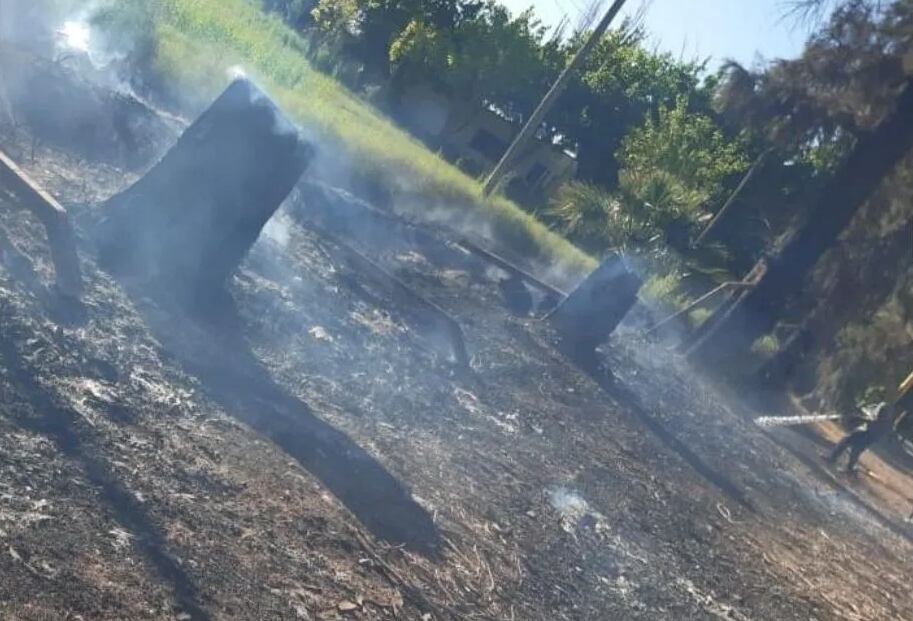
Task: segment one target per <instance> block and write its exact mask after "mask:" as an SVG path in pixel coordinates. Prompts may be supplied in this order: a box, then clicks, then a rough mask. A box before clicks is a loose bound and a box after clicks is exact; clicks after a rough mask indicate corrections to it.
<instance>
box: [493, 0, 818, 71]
mask: <svg viewBox="0 0 913 621" xmlns="http://www.w3.org/2000/svg"><path fill="white" fill-rule="evenodd" d="M501 2H502V3H503V4H505V5H507V7H508V8H510V9H511V11H513V12H515V13H518V12H520V11H522V10H524V9H526V8H528V7H530V6H532V7H533V8H534V9H535V10H536V14H537V15H538V16H539V17H540V19H542V21H543V22H545V23H546V24H549V25H555V24H557V23H558V22H559V21H560V20H561V17H562V16H563V15H565V14H567V15H568V17H569V19H570V20H571V24H572V25H575V24H577V23H578V19H579V16H580V14H581V12H582V10H584V9H585V8H586V7H587V6H589V4H590V2H591V0H501ZM787 2H788V0H628V2H627V6H626V7H625V9H624V11H625V13H628V14H631V13H635V12H637V10H638V9H639V8H640V7H641V6H643V5H645V4H646V11H647V12H646V20H645V24H646V28H647V31H648V32H649V33H650V37H651V43H652V44H653V45H656V46H657V47H659V49H661V50H663V51H668V52H671V53H672V54H674V55H676V56H679V55H683V56H684V57H685V58H686V59H689V60H690V59H692V58H695V57H697V58H700V59H704V58H707V57H710V66H711V67H716V66H718V65H719V64H720V63H721V62H722V61H723V60H725V59H727V58H733V59H735V60H737V61H739V62H741V63H743V64H748V65H751V64H753V63H754V62H756V61H757V60H758V59H759V58H760V57H763V58H765V59H768V60H770V59H774V58H792V57H795V56H798V55H799V53H800V52H801V51H802V44H803V42H804V41H805V38H806V36H807V30H806V29H805V28H803V27H801V26H799V25H797V23H796V20H794V19H791V18H790V17H784V15H785V14H786V13H787V10H788V4H787ZM608 4H609V0H605V2H604V4H603V8H602V9H601V10H602V11H604V10H605V7H607V6H608Z"/></svg>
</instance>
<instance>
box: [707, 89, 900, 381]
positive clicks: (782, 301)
mask: <svg viewBox="0 0 913 621" xmlns="http://www.w3.org/2000/svg"><path fill="white" fill-rule="evenodd" d="M911 148H913V79H909V80H907V81H906V83H905V85H904V89H903V91H902V93H901V95H900V96H899V97H898V99H897V102H896V107H895V110H894V111H893V112H892V113H891V114H890V115H889V116H888V117H887V118H886V119H885V120H884V121H882V123H881V124H879V125H878V127H877V128H876V129H875V130H874V131H872V132H871V133H869V134H867V135H864V136H862V137H860V138H859V140H858V142H857V144H856V146H855V147H854V149H853V151H852V153H851V154H850V156H849V157H848V158H847V159H846V160H845V161H844V163H843V164H842V165H841V166H840V168H839V169H838V170H837V171H836V173H835V174H834V177H833V179H832V180H831V181H830V182H829V183H828V184H827V186H826V187H825V189H824V191H823V192H822V194H821V196H820V197H819V199H818V201H817V202H816V204H815V207H814V208H813V209H812V210H811V212H810V214H809V218H808V222H807V223H806V224H805V226H803V227H802V228H801V229H799V231H798V232H797V233H796V234H795V235H794V236H792V238H791V239H790V240H789V241H788V242H787V243H786V244H785V245H784V246H783V248H782V250H781V251H780V252H779V253H778V254H777V255H775V256H774V257H773V258H772V259H771V260H770V261H769V262H768V264H767V265H766V268H765V271H764V273H763V276H762V277H761V278H760V280H759V281H758V283H757V285H756V286H755V287H753V288H752V289H751V290H749V291H747V292H746V293H745V294H744V295H743V296H742V298H741V300H739V302H738V303H737V304H736V305H734V306H733V307H732V308H731V309H730V310H728V311H727V313H726V315H725V316H723V317H718V318H717V319H716V320H714V318H711V319H709V320H708V321H718V325H717V326H716V327H715V328H714V330H713V331H712V332H711V333H710V334H709V335H708V337H707V338H706V339H704V340H703V341H702V342H700V343H698V344H697V346H696V347H695V348H693V349H692V355H693V356H694V357H695V358H697V357H703V361H704V362H709V363H711V364H726V363H727V362H728V360H729V359H730V357H731V356H732V355H733V354H737V353H739V352H743V351H746V350H747V348H748V347H749V346H750V345H751V343H753V342H754V341H755V340H756V339H757V338H758V337H760V336H761V335H763V334H766V333H767V332H769V331H770V330H771V329H772V328H773V327H774V325H776V322H777V320H778V319H779V318H780V317H781V316H782V314H783V312H784V310H785V308H786V305H787V304H788V302H789V301H790V299H791V298H792V297H793V296H795V295H796V294H797V293H798V292H799V291H800V289H801V288H802V285H803V283H804V282H805V280H806V278H807V276H808V274H809V272H810V271H811V269H812V268H813V267H814V266H815V265H816V264H817V262H818V260H819V259H820V258H821V256H822V255H823V254H824V252H825V251H827V250H828V249H829V248H830V247H831V245H832V244H833V243H834V242H835V241H836V239H837V237H838V236H839V235H840V233H841V232H842V231H843V229H844V228H846V227H847V225H848V224H849V223H850V220H852V218H853V216H854V215H855V214H856V212H857V210H858V209H859V208H860V207H861V206H862V205H863V203H864V202H865V201H866V199H867V198H868V197H869V196H870V195H871V194H872V192H874V190H875V189H876V188H877V187H878V185H879V184H880V183H881V181H882V180H883V179H884V178H885V177H886V176H887V175H888V174H889V173H891V172H892V170H893V169H894V167H895V165H896V164H897V163H898V162H899V161H900V160H901V158H903V157H904V156H905V155H906V154H907V153H909V152H910V150H911Z"/></svg>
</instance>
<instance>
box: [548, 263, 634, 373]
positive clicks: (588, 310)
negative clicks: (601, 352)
mask: <svg viewBox="0 0 913 621" xmlns="http://www.w3.org/2000/svg"><path fill="white" fill-rule="evenodd" d="M641 284H643V283H642V281H641V280H640V278H639V277H638V276H637V275H635V274H634V273H632V272H631V271H630V270H629V269H628V267H627V266H626V265H625V262H624V260H623V259H622V258H621V257H619V256H617V255H616V256H612V257H610V258H608V259H606V260H605V261H603V263H602V265H600V266H599V267H598V268H596V270H595V271H593V273H592V274H590V275H589V276H588V277H587V278H586V279H585V280H584V281H583V282H582V283H581V284H580V285H579V286H578V287H577V288H576V289H575V290H574V291H573V292H572V293H571V294H570V295H569V296H568V297H567V298H566V299H565V300H564V301H563V302H562V303H561V304H560V305H558V307H557V308H556V309H555V310H554V311H552V312H551V313H550V314H549V315H548V317H547V319H548V321H549V322H550V323H551V324H552V325H553V326H554V327H555V328H556V329H557V330H558V332H559V334H560V335H561V340H562V343H561V345H562V348H563V349H564V350H565V352H566V353H567V354H568V355H569V356H571V357H572V358H574V359H575V360H577V361H579V362H581V363H583V364H586V365H588V366H589V365H592V364H595V353H596V348H597V347H598V346H599V345H601V344H602V343H603V342H605V340H606V339H607V338H608V337H609V335H610V334H612V332H613V331H614V330H615V328H616V327H617V326H618V324H619V323H621V320H622V319H624V316H625V315H626V314H627V313H628V311H629V310H631V308H632V307H633V306H634V304H635V303H636V302H637V292H638V291H639V290H640V286H641Z"/></svg>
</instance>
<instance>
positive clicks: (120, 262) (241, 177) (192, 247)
mask: <svg viewBox="0 0 913 621" xmlns="http://www.w3.org/2000/svg"><path fill="white" fill-rule="evenodd" d="M311 153H312V150H311V149H310V147H309V146H307V145H306V144H304V143H303V142H302V141H301V140H299V137H298V132H297V131H296V130H295V128H294V126H293V125H292V124H291V123H290V122H289V121H288V120H287V119H286V118H285V116H284V115H283V114H282V112H281V111H280V110H279V109H278V108H277V107H276V105H275V104H274V103H273V102H272V101H271V100H270V99H269V97H267V96H266V95H265V94H264V93H263V92H262V91H260V90H259V89H258V88H257V87H256V86H255V85H254V84H252V83H251V82H249V81H247V80H244V79H239V80H236V81H235V82H233V83H232V84H231V85H230V86H229V87H228V88H227V89H226V90H225V92H224V93H222V95H220V96H219V97H218V98H217V99H216V100H215V101H214V102H213V103H212V105H210V107H209V108H208V109H207V110H206V111H205V112H203V114H202V115H201V116H200V117H199V118H198V119H197V120H196V121H195V122H194V123H193V124H192V125H190V127H188V128H187V130H186V131H185V132H184V134H183V135H182V136H181V137H180V138H179V139H178V141H177V143H176V144H175V145H174V146H173V147H172V148H171V150H170V151H168V153H166V154H165V157H164V158H162V160H161V161H160V162H159V163H158V164H156V165H155V167H153V168H152V170H150V171H149V172H148V173H147V174H146V175H145V176H144V177H142V178H141V179H140V180H139V181H137V182H136V183H135V184H133V185H132V186H131V187H130V188H128V189H127V190H125V191H124V192H122V193H120V194H118V195H117V196H114V197H113V198H111V199H110V200H109V201H108V202H107V204H106V205H105V213H104V219H103V220H102V222H101V224H100V226H99V230H98V244H99V255H100V259H101V261H102V263H103V265H105V267H106V268H107V269H109V270H111V271H112V272H115V273H118V274H124V275H130V276H138V277H141V278H145V279H149V280H156V281H159V282H161V283H163V284H166V285H167V286H169V287H175V288H179V289H180V288H183V289H184V290H185V292H195V291H197V290H200V289H202V290H205V289H207V288H212V287H218V286H220V285H221V284H222V283H224V281H225V280H226V279H227V278H228V276H229V275H230V274H231V273H232V272H233V271H234V270H235V269H236V268H237V267H238V265H239V264H240V262H241V260H242V259H243V257H244V255H245V254H246V253H247V251H248V250H249V249H250V247H251V246H252V245H253V243H254V242H255V241H256V240H257V237H259V235H260V231H261V230H262V228H263V226H264V225H265V224H266V222H267V220H269V218H270V217H271V216H272V215H273V213H274V212H275V211H276V209H278V207H279V205H280V204H281V203H282V201H283V200H285V197H286V196H288V194H289V192H291V190H292V188H293V187H294V186H295V184H296V183H297V181H298V178H299V177H300V176H301V174H302V173H303V172H304V169H305V168H306V166H307V163H308V162H309V160H310V158H311Z"/></svg>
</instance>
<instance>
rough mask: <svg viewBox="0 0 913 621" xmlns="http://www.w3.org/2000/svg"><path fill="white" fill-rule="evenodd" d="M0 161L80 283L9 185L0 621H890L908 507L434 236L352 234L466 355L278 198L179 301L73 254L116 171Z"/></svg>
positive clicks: (627, 335) (32, 160)
mask: <svg viewBox="0 0 913 621" xmlns="http://www.w3.org/2000/svg"><path fill="white" fill-rule="evenodd" d="M2 144H3V146H4V148H6V149H8V150H9V151H10V152H11V153H12V154H13V155H14V156H15V157H17V158H18V159H19V160H20V161H21V162H22V163H23V165H24V166H25V167H26V168H27V169H28V170H29V172H30V173H31V174H33V175H34V176H35V177H36V178H37V179H38V180H39V181H41V182H42V183H43V184H45V186H46V187H47V188H48V189H49V190H50V191H52V192H53V193H54V194H55V195H56V196H57V197H58V198H60V200H61V201H62V202H63V203H64V204H66V205H67V206H68V208H69V209H70V210H71V212H72V213H73V215H74V217H75V219H76V221H77V225H78V227H79V231H80V234H81V236H82V239H81V253H82V259H83V262H84V265H83V268H84V273H85V275H86V280H87V283H86V285H87V293H86V295H85V297H84V298H83V300H82V302H81V303H80V304H74V303H72V302H67V301H65V300H62V299H60V298H59V297H58V296H57V295H56V294H55V293H54V291H53V288H52V287H51V284H50V283H52V282H53V278H52V270H51V265H50V259H49V256H48V253H47V250H46V247H45V242H44V235H43V231H42V230H41V228H40V226H39V225H38V223H37V222H35V221H34V220H33V219H32V217H31V216H30V214H29V213H28V212H26V211H24V210H22V209H19V208H17V206H16V205H15V203H14V201H12V200H11V199H10V198H9V197H4V196H3V195H2V194H0V223H2V225H3V227H5V229H6V231H7V232H8V234H9V238H10V240H11V241H12V242H13V243H14V244H15V245H16V246H17V247H18V249H19V250H20V251H21V253H22V255H24V256H25V257H28V258H29V261H23V260H22V257H21V256H19V257H17V256H14V255H13V254H11V253H9V252H7V253H4V255H3V258H4V261H3V262H2V265H0V575H2V576H3V579H2V580H0V618H4V619H7V618H8V619H20V620H26V619H29V620H31V619H86V620H88V619H325V620H330V619H393V618H400V619H422V620H424V619H434V620H437V619H503V620H549V621H551V620H562V619H581V620H583V619H719V618H722V619H738V620H744V619H777V620H786V621H788V620H793V619H795V620H799V619H802V620H808V619H821V620H825V619H868V620H879V619H913V589H911V588H910V583H911V569H910V567H911V561H913V545H911V541H910V531H909V529H908V527H907V526H905V525H904V524H903V518H904V517H905V512H906V511H907V510H908V508H907V507H904V506H903V503H902V502H900V501H893V502H892V501H885V500H884V499H882V498H878V497H876V496H877V494H871V495H867V496H860V495H859V494H858V493H856V492H853V491H852V490H849V489H848V488H852V487H856V486H859V485H866V486H868V485H872V486H874V485H876V483H877V481H875V482H869V481H868V480H866V481H865V482H864V483H857V482H852V481H851V482H847V481H845V480H844V479H843V478H841V476H840V475H835V474H834V473H833V472H832V471H829V470H827V469H825V468H823V467H822V462H821V460H820V457H819V456H818V451H820V450H823V449H822V448H816V445H815V444H814V442H812V441H811V440H808V439H807V438H803V437H800V436H797V435H796V434H795V433H794V432H792V431H789V430H782V431H776V432H775V433H772V434H768V433H765V432H763V431H762V430H760V429H758V428H757V427H755V426H754V425H753V424H752V423H751V420H750V419H751V417H752V416H753V415H756V414H757V412H754V411H752V410H751V409H750V408H749V407H748V406H747V405H744V404H743V403H741V401H740V400H739V399H737V398H735V397H733V396H732V395H731V394H727V390H726V388H725V387H723V388H722V389H716V388H714V387H713V386H712V385H711V384H709V383H708V382H707V381H705V380H704V379H701V378H700V377H699V376H697V375H696V374H694V373H693V372H692V371H691V370H689V369H688V368H686V367H685V366H683V365H682V364H681V363H680V362H679V361H677V360H676V358H675V356H674V354H672V353H670V351H668V350H667V349H666V348H664V347H663V346H662V345H661V344H660V345H657V344H653V343H649V342H646V341H643V340H642V339H640V337H639V336H638V333H637V332H636V330H634V329H631V328H629V329H623V330H621V331H620V333H619V334H617V335H616V336H615V337H613V340H612V341H611V342H610V343H608V344H607V345H606V346H605V348H604V350H603V351H602V356H603V358H604V362H605V365H606V367H607V368H608V369H610V370H611V373H612V376H609V375H608V374H605V375H602V374H595V375H588V374H587V373H584V372H583V371H581V370H580V369H578V368H577V367H576V366H575V365H574V364H573V363H572V362H570V361H569V360H567V359H566V358H565V357H563V356H562V355H561V354H560V353H558V350H557V349H556V347H555V336H554V334H552V332H551V331H550V330H549V328H548V327H547V325H546V324H544V323H543V322H541V321H539V320H537V319H535V318H533V317H519V316H514V315H511V314H510V313H509V312H508V311H507V310H506V309H505V308H504V305H503V302H502V299H501V298H500V294H499V288H498V283H497V281H498V279H499V278H501V277H502V275H501V274H499V273H497V271H496V270H493V269H491V268H489V267H488V266H486V265H484V264H480V263H478V262H477V261H476V260H475V259H473V258H472V257H470V256H468V255H465V254H464V255H461V254H460V253H459V252H457V251H456V250H454V247H453V246H452V245H448V244H447V243H446V240H440V238H441V234H440V232H439V231H438V232H435V233H434V234H433V235H432V234H428V235H423V236H407V235H403V236H402V237H396V236H386V237H385V238H383V239H381V238H378V236H375V237H374V240H373V242H372V243H371V244H365V245H363V246H362V247H361V248H360V249H361V250H362V251H363V252H364V253H365V254H366V255H367V256H369V257H370V258H371V259H373V260H374V261H376V262H377V263H379V264H380V265H382V266H383V267H385V268H386V269H387V270H389V271H390V272H391V273H394V274H396V275H397V277H398V278H400V279H401V280H402V281H403V282H405V283H406V284H407V285H408V286H409V287H411V288H413V290H414V291H416V292H417V293H419V294H421V295H422V296H424V297H425V298H426V299H428V300H429V301H431V302H433V303H434V304H436V305H438V306H439V307H440V308H442V309H444V310H445V311H446V312H447V313H449V314H451V315H452V316H453V317H454V318H455V319H456V320H457V321H458V322H459V323H460V325H461V326H462V329H463V331H464V334H465V336H466V346H467V349H468V352H469V355H470V358H471V365H470V366H471V368H470V369H469V370H465V369H461V368H459V367H458V366H455V365H454V364H453V363H452V362H451V361H450V360H449V358H448V356H447V355H446V348H445V347H442V346H441V343H440V342H438V340H437V339H436V336H435V334H433V333H428V332H427V330H423V329H422V326H421V325H420V324H419V323H417V322H416V321H414V319H413V317H412V316H411V315H410V313H409V309H406V308H403V304H402V301H401V300H396V299H392V298H391V297H390V295H389V293H388V292H387V291H385V290H384V289H383V288H382V287H378V286H377V283H375V282H372V281H371V280H370V279H367V278H365V277H364V275H363V274H360V273H359V272H357V271H355V270H353V269H351V268H350V267H349V266H347V264H346V263H345V261H344V260H343V259H342V258H341V257H343V256H344V251H343V250H342V249H341V248H340V247H338V245H336V243H335V242H333V241H332V240H329V239H326V238H323V237H321V236H320V235H317V234H316V233H314V232H313V231H311V230H308V229H307V228H304V227H302V226H301V225H300V224H299V223H298V221H297V220H296V214H300V213H302V212H304V213H306V211H307V205H306V204H304V205H302V204H300V201H303V199H302V198H301V197H297V198H296V196H294V195H293V197H292V199H291V200H290V201H289V204H288V205H287V206H286V207H285V208H284V209H283V211H282V212H280V213H279V214H278V215H277V216H276V217H275V220H274V221H273V223H271V224H270V225H269V228H268V234H266V235H264V236H263V237H261V240H260V241H259V242H258V244H257V246H256V247H255V248H254V251H253V252H252V253H251V255H250V256H249V257H248V259H247V260H246V261H245V263H244V265H243V266H242V269H241V270H240V271H239V272H238V273H237V274H236V276H235V277H234V278H233V280H232V281H231V283H230V285H229V287H228V290H227V291H226V292H225V295H224V296H221V297H216V298H214V299H210V300H208V301H207V302H208V303H207V304H205V305H201V306H200V307H198V308H193V309H189V310H188V309H187V308H186V306H183V305H180V304H178V303H177V302H175V301H173V300H169V299H168V295H167V287H151V286H149V285H148V284H142V283H131V282H118V281H115V280H114V279H113V278H112V277H110V276H109V275H107V274H106V273H104V272H103V271H101V270H99V269H98V268H97V267H96V265H95V262H94V258H93V249H92V243H91V240H90V239H89V237H90V229H91V223H92V222H93V221H94V220H95V219H96V217H97V216H98V209H99V207H98V205H99V204H100V202H101V201H102V200H103V199H104V198H106V197H108V196H110V195H111V194H113V193H115V192H117V191H118V190H120V189H122V188H123V187H125V186H126V185H127V184H128V183H129V182H130V181H131V180H132V179H134V178H135V177H136V175H137V174H139V171H124V170H120V169H119V168H117V166H116V165H112V164H102V163H98V162H93V161H90V160H86V159H81V158H77V157H74V156H72V155H68V154H67V153H64V152H60V151H58V150H55V149H52V148H50V147H47V146H41V145H39V146H38V147H37V149H35V151H34V157H32V145H31V142H30V140H29V137H28V136H27V135H24V134H22V132H21V131H20V132H13V133H7V134H5V135H3V136H2ZM296 201H298V202H296ZM381 237H383V236H381ZM436 239H438V240H440V241H439V242H437V241H435V240H436ZM765 413H769V412H765ZM871 459H872V458H868V457H867V458H866V460H865V461H864V463H865V464H866V465H869V464H870V463H871ZM879 476H881V475H879ZM885 478H886V477H885ZM873 481H874V480H873ZM889 484H890V486H891V487H892V488H895V487H896V488H897V489H899V490H901V491H900V492H898V494H900V495H902V494H908V496H909V495H913V492H911V489H910V480H909V479H908V478H907V477H906V476H905V475H904V476H902V477H901V476H900V475H898V476H897V477H896V478H892V479H891V480H890V481H889Z"/></svg>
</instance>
